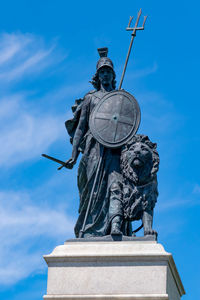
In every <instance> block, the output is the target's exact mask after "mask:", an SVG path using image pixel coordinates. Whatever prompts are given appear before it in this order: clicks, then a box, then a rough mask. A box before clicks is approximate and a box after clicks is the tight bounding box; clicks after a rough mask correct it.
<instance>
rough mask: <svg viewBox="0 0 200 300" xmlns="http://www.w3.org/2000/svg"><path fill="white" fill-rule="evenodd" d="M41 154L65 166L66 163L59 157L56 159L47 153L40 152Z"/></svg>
mask: <svg viewBox="0 0 200 300" xmlns="http://www.w3.org/2000/svg"><path fill="white" fill-rule="evenodd" d="M42 156H43V157H46V158H48V159H50V160H53V161H55V162H57V163H59V164H60V165H62V166H63V167H66V163H65V162H64V161H62V160H60V159H57V158H55V157H52V156H49V155H47V154H42ZM66 168H67V167H66Z"/></svg>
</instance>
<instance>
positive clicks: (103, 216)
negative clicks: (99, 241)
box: [65, 91, 131, 237]
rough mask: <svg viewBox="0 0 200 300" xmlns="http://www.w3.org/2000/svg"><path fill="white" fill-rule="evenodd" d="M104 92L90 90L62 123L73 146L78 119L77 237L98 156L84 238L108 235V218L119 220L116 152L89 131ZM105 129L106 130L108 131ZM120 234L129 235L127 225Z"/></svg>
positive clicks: (120, 200) (120, 212) (117, 154)
mask: <svg viewBox="0 0 200 300" xmlns="http://www.w3.org/2000/svg"><path fill="white" fill-rule="evenodd" d="M104 95H105V93H103V92H101V91H91V92H89V93H88V94H86V96H85V97H84V98H83V99H78V100H76V102H75V105H74V106H72V111H73V115H74V116H73V118H72V119H70V120H67V121H66V122H65V126H66V129H67V131H68V134H69V135H70V140H71V143H72V144H73V139H74V135H75V133H76V129H77V127H78V125H79V122H80V120H81V122H82V123H81V128H82V133H83V134H81V140H80V143H79V151H80V152H82V158H81V160H80V164H79V168H78V189H79V197H80V205H79V217H78V220H77V223H76V225H75V229H74V230H75V235H76V237H79V234H80V230H81V229H82V225H83V222H84V218H85V214H86V210H87V207H88V202H89V198H90V194H91V190H92V187H93V183H94V177H95V173H96V171H97V167H98V162H99V158H100V154H102V153H103V154H102V155H103V159H102V163H101V166H100V169H99V174H98V178H97V182H96V185H95V189H94V194H93V197H92V203H91V207H90V210H89V214H88V217H87V220H86V226H85V229H84V237H92V236H105V235H108V234H110V228H111V221H112V219H113V218H114V217H115V216H117V215H120V216H122V217H123V207H122V206H123V204H122V175H121V172H120V154H121V150H120V149H108V148H105V147H103V146H102V145H100V144H99V143H98V142H97V141H96V140H95V138H94V137H93V136H92V134H91V131H90V129H89V117H90V114H91V112H92V110H93V109H94V107H95V106H96V105H97V103H98V102H99V101H100V100H101V98H102V97H103V96H104ZM108 130H109V128H108ZM122 231H123V234H124V235H131V226H130V222H129V223H128V222H124V224H123V228H122Z"/></svg>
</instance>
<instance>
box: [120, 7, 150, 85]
mask: <svg viewBox="0 0 200 300" xmlns="http://www.w3.org/2000/svg"><path fill="white" fill-rule="evenodd" d="M141 14H142V9H140V10H139V12H138V15H137V20H136V22H135V26H134V27H133V28H132V27H130V26H131V23H132V20H133V17H130V19H129V23H128V27H127V28H126V30H128V31H133V32H132V34H131V35H132V37H131V42H130V45H129V49H128V53H127V56H126V61H125V65H124V69H123V72H122V77H121V80H120V84H119V90H121V87H122V83H123V80H124V75H125V72H126V67H127V64H128V60H129V56H130V53H131V48H132V45H133V40H134V37H135V36H136V31H137V30H144V24H145V22H146V19H147V16H145V17H144V21H143V24H142V27H137V26H138V23H139V20H140V16H141Z"/></svg>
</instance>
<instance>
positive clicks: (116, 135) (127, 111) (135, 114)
mask: <svg viewBox="0 0 200 300" xmlns="http://www.w3.org/2000/svg"><path fill="white" fill-rule="evenodd" d="M139 124H140V108H139V105H138V103H137V101H136V99H135V98H134V97H133V96H132V95H131V94H129V93H128V92H126V91H124V90H117V91H112V92H110V93H107V94H106V95H105V96H104V97H103V98H102V99H101V100H100V101H99V103H98V104H97V105H96V107H95V108H94V110H93V111H92V113H91V116H90V120H89V126H90V130H91V132H92V134H93V136H94V138H95V139H96V140H97V141H98V142H99V143H100V144H102V145H103V146H105V147H108V148H118V147H121V146H122V145H124V144H125V143H126V142H127V141H128V140H129V139H130V138H131V137H132V136H133V135H134V134H135V133H136V132H137V130H138V127H139Z"/></svg>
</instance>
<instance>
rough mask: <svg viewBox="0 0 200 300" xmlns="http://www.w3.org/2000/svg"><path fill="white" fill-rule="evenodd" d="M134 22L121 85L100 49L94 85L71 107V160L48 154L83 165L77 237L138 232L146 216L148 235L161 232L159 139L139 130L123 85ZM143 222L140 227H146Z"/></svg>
mask: <svg viewBox="0 0 200 300" xmlns="http://www.w3.org/2000/svg"><path fill="white" fill-rule="evenodd" d="M140 15H141V10H140V11H139V13H138V17H137V20H136V24H135V27H133V28H131V27H130V25H131V22H132V18H130V21H129V24H128V27H127V30H131V31H132V38H131V43H130V46H129V50H128V54H127V58H126V62H125V66H124V70H123V73H122V77H121V81H120V85H119V89H116V80H115V78H116V75H115V71H114V66H113V62H112V61H111V59H110V58H108V57H107V54H108V49H107V48H99V49H98V52H99V55H100V59H99V60H98V62H97V65H96V74H95V75H94V76H93V78H92V81H91V83H92V85H93V87H94V88H95V89H94V90H92V91H90V92H89V93H87V94H86V95H85V96H84V98H82V99H78V100H76V101H75V104H74V106H72V112H73V118H72V119H70V120H67V121H66V122H65V126H66V129H67V131H68V134H69V136H70V141H71V143H72V145H73V148H72V156H71V158H70V159H68V160H67V161H66V162H63V161H60V160H58V159H55V158H52V157H50V156H48V155H45V154H44V155H43V156H45V157H47V158H49V159H52V160H54V161H56V162H58V163H60V164H61V165H62V166H61V167H59V168H58V169H59V170H60V169H61V168H62V167H66V168H68V169H72V168H73V166H74V165H75V164H76V161H77V158H78V156H79V153H82V157H81V160H80V164H79V168H78V189H79V197H80V205H79V217H78V220H77V223H76V225H75V235H76V237H77V238H93V237H105V236H108V235H111V236H122V235H123V236H134V235H135V232H137V231H138V229H136V230H134V231H132V221H135V220H139V219H141V220H142V226H143V227H144V235H151V236H152V235H153V236H155V237H156V236H157V232H156V231H154V230H153V229H152V223H153V209H154V206H155V203H156V201H157V196H158V191H157V175H156V174H157V171H158V167H159V156H158V153H157V150H156V144H154V143H152V142H151V141H150V140H149V138H148V137H147V136H145V135H137V134H136V132H137V129H138V127H139V124H140V108H139V105H138V103H137V101H136V99H135V98H134V97H133V96H132V95H131V94H129V93H128V92H126V91H124V90H122V89H121V86H122V82H123V78H124V74H125V70H126V67H127V62H128V59H129V55H130V51H131V47H132V43H133V39H134V37H135V35H136V31H137V30H142V29H144V23H145V20H146V17H145V18H144V22H143V25H142V27H138V22H139V18H140ZM142 226H140V227H139V229H140V228H141V227H142Z"/></svg>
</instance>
